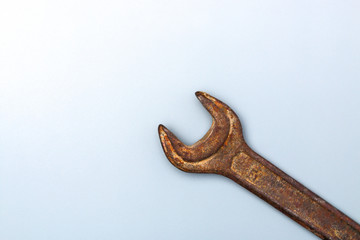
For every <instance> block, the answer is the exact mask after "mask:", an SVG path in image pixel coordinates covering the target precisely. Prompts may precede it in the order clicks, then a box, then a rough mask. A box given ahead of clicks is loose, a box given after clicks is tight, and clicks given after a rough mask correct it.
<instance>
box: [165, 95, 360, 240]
mask: <svg viewBox="0 0 360 240" xmlns="http://www.w3.org/2000/svg"><path fill="white" fill-rule="evenodd" d="M196 96H197V98H198V99H199V100H200V102H201V103H202V105H203V106H204V107H205V108H206V109H207V110H208V111H209V113H210V114H211V115H212V117H213V124H212V126H211V127H210V130H209V131H208V132H207V134H206V135H205V136H204V137H203V138H202V139H201V140H199V141H198V142H197V143H195V144H193V145H191V146H187V145H184V144H183V143H182V142H181V141H180V140H178V138H177V137H176V136H175V135H174V134H173V133H171V132H170V131H169V130H168V129H167V128H166V127H164V126H163V125H159V136H160V141H161V144H162V147H163V150H164V152H165V155H166V157H167V158H168V159H169V161H170V162H171V163H172V164H173V165H174V166H175V167H177V168H179V169H180V170H182V171H185V172H196V173H215V174H220V175H223V176H225V177H228V178H230V179H232V180H234V181H235V182H237V183H238V184H240V185H241V186H243V187H245V188H246V189H248V190H249V191H251V192H252V193H254V194H256V195H257V196H258V197H260V198H262V199H263V200H265V201H266V202H268V203H269V204H271V205H272V206H273V207H275V208H277V209H278V210H280V211H281V212H283V213H284V214H285V215H287V216H288V217H290V218H291V219H293V220H294V221H296V222H298V223H299V224H300V225H302V226H303V227H305V228H306V229H308V230H309V231H311V232H313V233H314V234H316V235H317V236H318V237H320V238H321V239H331V240H335V239H342V240H343V239H349V240H360V225H359V224H358V223H356V222H355V221H353V220H352V219H350V218H349V217H348V216H346V215H345V214H344V213H342V212H340V211H339V210H337V209H336V208H335V207H333V206H332V205H330V204H329V203H328V202H326V201H325V200H323V199H322V198H321V197H319V196H317V195H316V194H315V193H313V192H311V191H310V190H309V189H307V188H306V187H304V186H303V185H302V184H300V183H299V182H297V181H296V180H294V179H293V178H291V177H290V176H289V175H287V174H286V173H284V172H283V171H281V170H280V169H279V168H277V167H276V166H275V165H273V164H272V163H270V162H269V161H267V160H266V159H264V158H263V157H261V156H260V155H259V154H257V153H256V152H254V151H253V150H252V149H250V147H249V146H248V145H247V144H246V142H245V140H244V137H243V134H242V128H241V123H240V120H239V118H238V117H237V115H236V114H235V113H234V111H233V110H232V109H230V108H229V107H228V106H227V105H226V104H224V103H222V102H221V101H219V100H218V99H216V98H214V97H212V96H210V95H209V94H207V93H204V92H196Z"/></svg>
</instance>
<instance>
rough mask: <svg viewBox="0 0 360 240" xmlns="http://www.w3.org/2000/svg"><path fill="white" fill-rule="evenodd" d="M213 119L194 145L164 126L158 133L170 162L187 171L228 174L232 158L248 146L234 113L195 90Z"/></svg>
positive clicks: (217, 101)
mask: <svg viewBox="0 0 360 240" xmlns="http://www.w3.org/2000/svg"><path fill="white" fill-rule="evenodd" d="M195 94H196V96H197V98H198V99H199V101H200V102H201V103H202V105H203V106H204V107H205V108H206V109H207V110H208V112H209V113H210V114H211V116H212V118H213V122H212V125H211V127H210V129H209V131H208V132H207V133H206V134H205V136H204V137H203V138H202V139H200V140H199V141H198V142H196V143H195V144H193V145H190V146H188V145H185V144H184V143H182V142H181V141H180V140H179V139H178V138H177V137H176V136H175V135H174V134H173V133H172V132H171V131H170V130H168V129H167V128H166V127H165V126H163V125H159V136H160V141H161V144H162V147H163V149H164V152H165V154H166V156H167V158H168V159H169V161H170V162H171V163H172V164H173V165H174V166H175V167H177V168H179V169H181V170H183V171H186V172H198V173H218V174H225V173H226V171H227V170H228V169H229V164H231V159H232V157H234V156H235V155H236V154H238V152H239V151H240V149H241V147H242V146H244V145H246V144H245V141H244V139H243V134H242V128H241V123H240V120H239V118H238V117H237V116H236V114H235V112H234V111H233V110H232V109H231V108H230V107H228V106H227V105H226V104H225V103H223V102H221V101H220V100H218V99H216V98H214V97H212V96H210V95H209V94H207V93H205V92H196V93H195Z"/></svg>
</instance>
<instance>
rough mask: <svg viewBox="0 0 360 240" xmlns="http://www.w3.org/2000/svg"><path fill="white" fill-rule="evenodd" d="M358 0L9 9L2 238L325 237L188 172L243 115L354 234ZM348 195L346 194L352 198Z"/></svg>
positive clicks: (269, 153) (359, 146) (359, 211)
mask: <svg viewBox="0 0 360 240" xmlns="http://www.w3.org/2000/svg"><path fill="white" fill-rule="evenodd" d="M359 12H360V4H359V2H358V1H319V0H315V1H314V0H311V1H303V0H302V1H278V0H275V1H208V0H206V1H205V0H202V1H193V0H191V1H190V0H189V1H186V0H181V1H180V0H179V1H85V0H75V1H74V0H71V1H70V0H66V1H40V0H35V1H2V2H1V4H0V35H1V37H0V68H1V69H0V239H1V240H52V239H59V240H60V239H61V240H63V239H74V240H75V239H76V240H78V239H89V240H93V239H99V240H107V239H108V240H113V239H179V240H180V239H214V240H215V239H229V240H231V239H234V240H235V239H246V240H251V239H277V240H281V239H284V240H287V239H292V240H295V239H301V240H304V239H317V238H316V237H315V236H314V235H312V234H311V233H309V232H307V230H305V229H303V228H302V227H300V226H298V225H297V224H296V223H294V222H293V221H291V220H290V219H288V218H287V217H285V216H283V215H282V214H281V213H280V212H278V211H277V210H275V209H273V208H272V207H271V206H269V205H268V204H266V203H265V202H263V201H262V200H260V199H258V198H257V197H255V196H253V195H252V194H250V193H249V192H248V191H246V190H245V189H243V188H241V187H239V186H238V185H236V184H235V183H233V182H232V181H230V180H228V179H225V178H223V177H220V176H215V175H196V174H188V173H184V172H181V171H179V170H177V169H176V168H174V167H173V166H172V165H171V164H170V163H169V162H168V161H167V159H166V158H165V156H164V154H163V152H162V149H161V146H160V143H159V139H158V136H157V126H158V124H159V123H163V124H165V125H166V126H167V127H169V128H170V129H171V130H173V131H174V133H176V134H177V135H178V136H179V137H180V138H181V139H182V140H183V141H184V142H185V143H187V144H192V143H194V142H196V141H197V140H198V139H200V138H201V137H202V136H203V135H204V134H205V133H206V131H207V130H208V128H209V127H210V125H211V117H210V115H209V114H208V113H207V112H206V110H205V109H203V107H202V106H201V104H200V103H199V102H198V101H197V99H196V98H195V96H194V92H195V91H197V90H202V91H206V92H208V93H210V94H212V95H214V96H215V97H217V98H219V99H221V100H223V101H224V102H226V103H228V104H229V105H230V106H231V107H232V108H233V109H234V110H235V111H236V112H237V113H238V115H239V116H240V119H241V121H242V124H243V128H244V131H245V137H246V139H247V141H248V143H249V145H250V146H251V147H252V148H253V149H254V150H255V151H257V152H258V153H259V154H261V155H262V156H264V157H265V158H267V159H269V160H270V161H272V162H273V163H274V164H275V165H277V166H279V167H280V168H281V169H283V170H284V171H286V172H287V173H289V174H290V175H291V176H293V177H294V178H296V179H297V180H299V181H300V182H302V183H303V184H305V185H306V186H308V187H309V188H311V189H312V190H313V191H315V192H317V193H318V194H319V195H320V196H322V197H324V198H325V199H326V200H328V201H329V202H330V203H332V204H333V205H335V206H336V207H338V208H339V209H341V210H342V211H344V212H345V213H346V214H348V215H349V216H350V217H352V218H353V219H354V220H356V221H358V222H359V221H360V208H359V202H360V188H359V183H360V174H359V167H360V161H359V160H360V141H359V138H360V127H359V120H360V113H359V106H360V95H359V92H360V91H359V90H360V82H359V77H360V68H359V66H360V65H359V64H360V45H359V42H360V29H359V23H360V14H359ZM349 182H350V184H349Z"/></svg>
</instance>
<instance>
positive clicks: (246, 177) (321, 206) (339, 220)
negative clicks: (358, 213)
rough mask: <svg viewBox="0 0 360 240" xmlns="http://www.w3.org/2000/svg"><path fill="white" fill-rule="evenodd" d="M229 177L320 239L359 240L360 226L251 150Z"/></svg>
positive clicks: (234, 163)
mask: <svg viewBox="0 0 360 240" xmlns="http://www.w3.org/2000/svg"><path fill="white" fill-rule="evenodd" d="M223 175H225V176H226V177H228V178H230V179H232V180H234V181H235V182H237V183H238V184H240V185H241V186H243V187H245V188H246V189H248V190H249V191H251V192H252V193H254V194H256V195H257V196H258V197H260V198H261V199H263V200H265V201H266V202H268V203H269V204H270V205H272V206H273V207H275V208H276V209H278V210H280V211H281V212H282V213H284V214H285V215H287V216H288V217H290V218H291V219H293V220H294V221H296V222H298V223H299V224H300V225H302V226H303V227H305V228H306V229H308V230H309V231H311V232H313V233H314V234H315V235H317V236H318V237H320V238H321V239H330V240H335V239H337V240H340V239H341V240H344V239H346V240H360V225H359V224H357V223H356V222H355V221H353V220H352V219H351V218H349V217H348V216H346V215H345V214H344V213H342V212H341V211H339V210H338V209H336V208H335V207H333V206H332V205H330V204H329V203H328V202H326V201H325V200H323V199H322V198H321V197H319V196H317V195H316V194H315V193H313V192H312V191H310V190H309V189H307V188H306V187H305V186H303V185H302V184H301V183H299V182H297V181H296V180H295V179H293V178H292V177H290V176H289V175H287V174H286V173H284V172H283V171H281V170H280V169H279V168H277V167H276V166H275V165H273V164H272V163H270V162H269V161H267V160H266V159H264V158H263V157H261V156H260V155H258V154H257V153H255V152H254V151H253V150H251V149H250V148H249V147H248V146H246V147H245V149H244V150H243V151H241V152H240V153H239V154H237V155H236V156H235V157H234V158H233V159H232V162H231V167H230V169H229V171H227V172H226V173H224V174H223Z"/></svg>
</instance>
